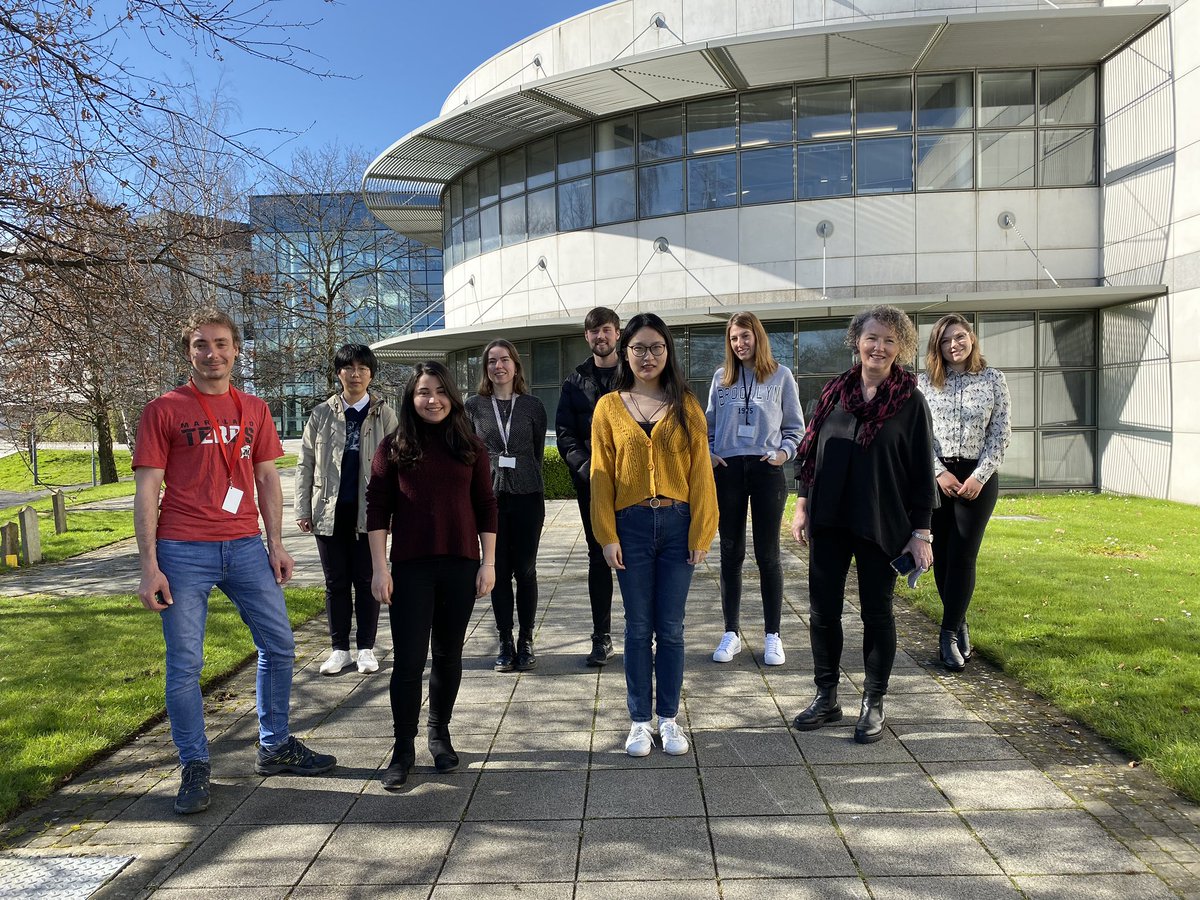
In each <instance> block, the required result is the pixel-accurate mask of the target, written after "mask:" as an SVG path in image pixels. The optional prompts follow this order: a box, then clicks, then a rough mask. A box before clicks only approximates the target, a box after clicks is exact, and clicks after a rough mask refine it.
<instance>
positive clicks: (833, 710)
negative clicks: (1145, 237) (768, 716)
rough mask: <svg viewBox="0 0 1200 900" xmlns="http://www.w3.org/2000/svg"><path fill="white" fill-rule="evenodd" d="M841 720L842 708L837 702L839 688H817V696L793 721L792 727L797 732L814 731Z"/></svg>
mask: <svg viewBox="0 0 1200 900" xmlns="http://www.w3.org/2000/svg"><path fill="white" fill-rule="evenodd" d="M841 720H842V708H841V707H840V706H838V702H837V687H831V688H817V696H816V697H815V698H814V699H813V702H812V703H810V704H808V708H807V709H805V710H804V712H802V713H800V715H798V716H796V718H795V719H793V720H792V727H793V728H795V729H796V730H797V731H812V730H813V729H814V728H820V727H821V726H822V725H827V724H829V723H830V722H840V721H841Z"/></svg>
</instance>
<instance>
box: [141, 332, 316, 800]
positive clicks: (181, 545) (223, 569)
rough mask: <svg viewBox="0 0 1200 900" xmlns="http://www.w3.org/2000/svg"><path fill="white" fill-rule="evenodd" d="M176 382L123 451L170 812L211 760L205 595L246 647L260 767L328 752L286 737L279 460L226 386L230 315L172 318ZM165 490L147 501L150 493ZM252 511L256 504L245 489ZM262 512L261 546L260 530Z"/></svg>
mask: <svg viewBox="0 0 1200 900" xmlns="http://www.w3.org/2000/svg"><path fill="white" fill-rule="evenodd" d="M180 347H181V349H182V350H183V353H184V356H185V357H187V360H188V362H189V363H190V364H191V367H192V373H191V378H190V379H189V380H188V383H187V384H185V385H183V386H181V387H178V388H176V389H175V390H173V391H168V392H167V393H166V394H163V395H162V396H161V397H158V398H156V399H155V400H152V401H151V402H150V404H149V405H148V406H147V407H146V409H145V411H144V412H143V413H142V419H141V422H140V423H139V425H138V433H137V444H136V448H135V450H134V454H133V468H134V481H135V483H136V487H137V493H136V496H135V498H134V527H135V530H136V532H137V542H138V555H139V556H140V558H141V564H142V580H141V584H140V585H139V586H138V597H139V599H140V600H141V601H142V605H143V606H145V607H146V609H148V610H152V611H154V612H157V613H159V614H160V616H161V618H162V628H163V638H164V640H165V641H166V647H167V691H166V696H167V715H168V716H169V717H170V720H171V737H172V739H173V740H174V741H175V746H176V747H177V748H178V749H179V761H180V763H181V764H182V766H183V777H182V782H181V784H180V788H179V794H178V796H177V797H176V798H175V812H177V813H180V814H187V813H195V812H201V811H202V810H204V809H207V808H208V803H209V787H208V782H209V775H210V771H211V769H210V765H209V756H208V739H207V738H206V737H205V734H204V704H203V699H202V697H201V694H200V672H201V670H202V669H203V668H204V629H205V622H206V619H207V617H208V597H209V594H210V593H211V592H212V589H213V588H214V587H219V588H220V589H221V590H222V591H224V592H225V594H226V595H227V596H228V597H229V599H230V600H232V601H233V603H234V605H235V606H236V607H237V610H238V612H239V613H240V614H241V617H242V620H243V621H244V622H245V623H246V624H247V625H248V626H249V627H250V634H251V636H252V637H253V638H254V646H255V647H257V648H258V681H257V689H258V690H257V693H258V734H259V749H258V756H257V759H256V762H255V766H254V770H255V771H256V772H257V773H258V774H260V775H275V774H278V773H281V772H291V773H293V774H297V775H317V774H320V773H321V772H327V771H329V770H330V769H332V768H333V767H334V765H335V764H336V763H337V760H336V759H335V758H334V757H332V756H330V755H329V754H324V753H314V752H313V751H312V750H310V749H309V748H308V747H306V746H304V744H302V743H301V742H300V741H298V740H297V739H296V738H295V737H293V736H291V735H290V734H289V731H288V708H289V704H290V700H291V686H292V664H293V661H294V659H295V655H296V653H295V641H294V639H293V637H292V628H291V624H290V623H289V621H288V614H287V604H286V603H285V602H284V598H283V587H282V585H283V584H285V583H286V582H287V580H288V579H289V578H291V577H292V567H293V565H294V564H293V562H292V557H291V556H290V555H289V554H288V552H287V550H285V549H284V547H283V541H282V531H283V489H282V487H281V485H280V483H279V472H278V470H277V469H276V468H275V460H276V459H278V458H279V457H280V456H282V455H283V446H282V445H281V444H280V443H279V434H278V433H277V432H276V430H275V422H274V421H273V420H272V419H271V414H270V411H269V410H268V409H267V405H266V404H265V403H264V402H263V401H262V400H260V399H259V398H257V397H254V396H251V395H249V394H243V393H242V392H241V391H238V390H236V389H235V388H234V387H233V386H232V385H231V384H230V378H231V377H232V375H233V364H234V361H235V360H236V359H237V357H238V353H239V351H240V350H241V337H240V336H239V334H238V329H237V326H236V325H235V324H234V322H233V320H232V319H231V318H230V317H229V316H228V315H226V314H225V313H223V312H220V311H218V310H211V309H210V310H202V311H200V312H198V313H196V314H195V315H194V316H193V317H192V318H191V320H189V321H188V322H187V324H185V325H184V326H183V329H182V332H181V337H180ZM164 481H165V482H166V490H165V492H163V494H162V502H161V504H160V502H159V493H160V491H161V490H162V488H163V483H164ZM256 491H257V495H258V505H257V506H256V505H255V502H254V498H255V492H256ZM260 507H261V510H262V519H263V526H264V530H265V531H266V546H265V547H264V546H263V539H262V537H261V536H260V534H259V530H258V515H259V508H260Z"/></svg>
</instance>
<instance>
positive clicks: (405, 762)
mask: <svg viewBox="0 0 1200 900" xmlns="http://www.w3.org/2000/svg"><path fill="white" fill-rule="evenodd" d="M402 745H403V746H402ZM416 762H417V751H416V750H415V749H414V748H413V741H412V738H409V739H408V740H407V741H397V742H396V747H395V749H393V750H392V761H391V764H390V765H388V767H387V768H386V769H384V771H383V777H382V778H380V779H379V780H380V782H381V783H382V784H383V789H384V790H385V791H394V790H396V788H399V787H403V786H404V784H405V783H406V782H407V781H408V773H409V772H411V771H412V767H413V766H414V765H416Z"/></svg>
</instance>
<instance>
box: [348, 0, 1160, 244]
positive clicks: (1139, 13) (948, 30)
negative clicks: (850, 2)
mask: <svg viewBox="0 0 1200 900" xmlns="http://www.w3.org/2000/svg"><path fill="white" fill-rule="evenodd" d="M1169 12H1170V7H1168V6H1163V5H1144V6H1124V7H1088V8H1085V9H1039V10H1031V11H1024V12H1015V13H1002V14H994V13H980V14H965V15H950V16H921V17H917V18H910V19H890V20H887V21H884V22H862V23H856V24H851V25H840V26H838V25H830V26H822V27H817V28H805V29H799V30H792V31H772V32H764V33H761V34H754V35H747V36H743V37H730V38H722V39H720V40H712V41H705V42H702V43H695V44H685V45H682V46H680V47H676V48H673V49H670V50H659V51H655V52H653V53H645V54H641V55H638V56H632V57H626V58H624V59H621V60H614V61H613V62H611V63H607V64H605V65H600V66H592V67H590V68H586V69H576V70H574V71H571V72H568V73H567V74H564V75H558V76H554V77H550V78H541V79H538V80H537V81H533V82H530V83H528V84H522V85H520V86H518V87H516V88H512V89H509V90H507V91H506V92H504V93H500V94H497V95H496V96H492V97H487V96H486V95H485V97H481V98H479V99H477V100H476V101H475V102H473V103H470V104H467V105H464V106H462V107H461V108H460V109H457V110H455V111H454V112H451V113H449V114H447V115H444V116H442V117H440V118H438V119H435V120H434V121H432V122H430V123H429V124H427V125H425V126H423V127H421V128H418V129H417V130H416V131H414V132H412V133H411V134H408V135H406V136H405V137H403V138H401V139H400V140H399V141H397V142H396V143H395V144H393V145H392V146H391V147H390V148H388V149H387V150H386V151H384V152H383V153H382V154H381V155H380V156H379V157H378V158H377V159H376V160H375V161H374V162H373V163H371V165H370V166H369V167H368V168H367V171H366V174H365V175H364V176H363V185H362V187H363V194H364V199H365V201H366V204H367V207H368V208H369V209H370V210H371V211H372V212H373V213H374V214H375V215H376V216H377V217H378V218H379V219H380V221H382V222H384V223H385V224H386V225H388V226H390V227H391V228H394V229H395V230H396V231H399V232H400V233H401V234H404V235H406V236H408V237H411V238H413V239H414V240H418V241H421V242H422V243H425V244H429V245H431V246H435V247H440V246H441V245H442V210H441V193H442V190H443V189H444V188H445V186H446V185H447V184H449V183H450V182H451V181H453V180H454V179H455V178H457V177H458V176H459V175H461V174H462V173H463V172H464V171H466V170H467V169H469V168H470V167H471V166H473V165H475V164H476V163H478V162H479V161H481V160H483V159H485V158H487V157H489V156H493V155H495V154H497V153H500V152H503V151H504V150H507V149H509V148H511V147H514V146H517V145H518V144H523V143H526V142H528V141H531V140H534V139H535V138H537V137H538V136H540V135H543V134H546V133H549V132H553V131H558V130H559V129H562V128H569V127H570V126H572V125H576V124H582V123H584V122H588V121H591V120H592V119H598V118H601V117H604V116H609V115H615V114H617V113H622V112H626V111H629V110H633V109H637V108H639V107H643V106H649V105H655V104H661V103H671V102H676V101H680V100H688V99H692V98H696V97H704V96H708V95H711V94H721V93H727V92H729V91H733V90H745V89H747V88H754V87H766V86H768V85H773V84H781V83H785V82H791V81H813V80H820V79H827V78H847V77H851V76H862V75H875V74H885V73H897V72H921V71H941V70H946V69H961V68H975V67H988V66H997V67H1004V68H1032V67H1036V66H1049V65H1053V66H1082V65H1095V64H1097V63H1099V62H1101V61H1103V60H1105V59H1107V58H1108V57H1110V56H1112V55H1113V54H1114V53H1116V52H1118V51H1119V50H1121V49H1122V48H1123V47H1125V46H1127V45H1128V44H1129V43H1130V42H1132V41H1133V40H1135V39H1136V38H1137V37H1138V36H1139V35H1141V34H1142V33H1144V32H1145V31H1146V30H1147V29H1149V28H1150V27H1152V26H1153V25H1154V24H1155V23H1156V22H1158V21H1159V20H1160V19H1162V18H1164V17H1165V16H1166V15H1168V14H1169Z"/></svg>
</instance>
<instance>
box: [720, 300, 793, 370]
mask: <svg viewBox="0 0 1200 900" xmlns="http://www.w3.org/2000/svg"><path fill="white" fill-rule="evenodd" d="M735 325H736V326H737V327H738V328H748V329H749V330H750V331H751V332H752V333H753V334H754V380H755V381H758V382H764V381H766V380H767V379H768V378H770V377H771V376H772V375H774V374H775V372H776V370H777V369H778V368H779V363H778V362H776V361H775V357H774V356H772V355H771V340H770V338H768V337H767V329H765V328H763V323H762V322H760V321H759V318H758V316H756V315H755V314H754V313H752V312H736V313H734V314H733V315H732V316H730V317H729V322H728V323H726V325H725V376H724V377H723V378H722V379H721V384H722V385H723V386H725V387H732V386H733V384H734V382H736V381H737V377H738V370H739V368H740V367H741V361H740V360H739V359H738V358H737V356H735V355H734V352H733V345H732V344H731V343H730V342H729V332H730V331H732V330H733V326H735Z"/></svg>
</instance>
